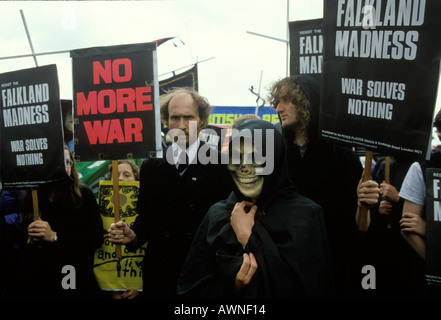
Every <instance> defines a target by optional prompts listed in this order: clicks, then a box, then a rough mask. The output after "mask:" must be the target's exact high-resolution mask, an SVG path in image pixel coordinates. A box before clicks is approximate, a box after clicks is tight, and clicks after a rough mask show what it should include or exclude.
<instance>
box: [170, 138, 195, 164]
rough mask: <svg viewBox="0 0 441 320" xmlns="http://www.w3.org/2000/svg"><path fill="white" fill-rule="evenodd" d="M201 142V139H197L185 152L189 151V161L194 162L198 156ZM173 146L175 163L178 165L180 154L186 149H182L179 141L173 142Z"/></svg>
mask: <svg viewBox="0 0 441 320" xmlns="http://www.w3.org/2000/svg"><path fill="white" fill-rule="evenodd" d="M199 144H200V140H199V139H197V140H196V142H195V143H193V144H192V145H190V146H189V147H188V148H187V149H186V150H185V152H187V155H188V161H189V163H193V160H194V159H195V158H196V156H197V154H198V149H199ZM172 148H173V160H174V163H175V164H176V165H178V164H179V163H178V159H179V156H180V154H181V152H182V151H184V150H182V148H181V147H180V146H179V145H178V144H177V143H173V144H172ZM195 163H196V162H195Z"/></svg>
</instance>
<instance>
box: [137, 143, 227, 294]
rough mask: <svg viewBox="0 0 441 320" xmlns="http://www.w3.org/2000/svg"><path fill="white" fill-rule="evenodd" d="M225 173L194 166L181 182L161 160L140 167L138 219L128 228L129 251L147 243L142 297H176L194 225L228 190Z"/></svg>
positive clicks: (213, 167)
mask: <svg viewBox="0 0 441 320" xmlns="http://www.w3.org/2000/svg"><path fill="white" fill-rule="evenodd" d="M202 146H204V144H203V143H201V145H200V147H199V149H200V148H202ZM205 146H206V145H205ZM216 153H217V151H216ZM164 154H166V153H164ZM217 157H220V153H217ZM219 163H220V162H219ZM225 170H226V169H225V167H224V165H222V164H210V163H208V164H206V165H203V164H201V163H200V162H197V163H195V164H191V165H190V166H189V167H188V168H187V170H186V171H185V172H184V174H183V176H182V177H181V176H180V175H179V173H178V172H177V170H176V167H175V165H174V164H170V163H168V162H167V160H166V158H163V159H147V160H145V161H144V162H143V164H142V166H141V172H140V191H139V198H138V205H137V212H138V217H137V219H136V220H135V222H134V224H133V226H132V229H133V230H134V231H135V233H136V235H137V242H136V246H132V247H133V248H136V247H138V246H141V245H142V244H144V243H145V242H146V241H147V242H148V244H147V251H146V255H145V257H144V260H143V265H142V267H143V292H144V295H145V296H146V297H156V298H170V297H175V296H176V283H177V279H178V275H179V272H180V271H181V267H182V265H183V263H184V261H185V258H186V256H187V252H188V249H189V247H190V244H191V242H192V240H193V237H194V235H195V233H196V230H197V228H198V226H199V224H200V222H201V221H202V219H203V218H204V216H205V214H206V213H207V211H208V209H209V208H210V206H211V205H213V204H214V203H216V202H217V201H219V200H221V199H225V198H226V197H227V195H228V194H229V192H230V190H231V189H230V187H229V184H228V183H227V181H226V179H225V177H226V174H225Z"/></svg>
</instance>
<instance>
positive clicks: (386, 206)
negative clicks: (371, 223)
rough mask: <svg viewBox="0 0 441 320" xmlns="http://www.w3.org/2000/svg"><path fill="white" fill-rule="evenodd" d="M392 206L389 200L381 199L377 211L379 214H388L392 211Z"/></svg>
mask: <svg viewBox="0 0 441 320" xmlns="http://www.w3.org/2000/svg"><path fill="white" fill-rule="evenodd" d="M392 208H393V206H392V203H391V202H389V201H387V200H383V201H381V202H380V207H379V208H378V212H379V213H380V214H385V215H388V214H391V213H392Z"/></svg>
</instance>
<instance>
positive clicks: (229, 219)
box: [178, 120, 330, 298]
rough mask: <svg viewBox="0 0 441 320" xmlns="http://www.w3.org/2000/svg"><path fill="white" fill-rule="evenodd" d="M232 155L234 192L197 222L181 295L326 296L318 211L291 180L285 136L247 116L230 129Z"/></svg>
mask: <svg viewBox="0 0 441 320" xmlns="http://www.w3.org/2000/svg"><path fill="white" fill-rule="evenodd" d="M263 155H265V157H266V158H264V157H263ZM271 157H273V159H270V158H271ZM229 158H230V159H229V161H230V162H229V164H228V170H229V171H230V172H229V173H230V181H231V183H232V186H233V191H232V192H231V194H230V195H229V197H228V198H227V199H226V200H223V201H220V202H218V203H216V204H215V205H213V206H212V207H211V208H210V210H209V211H208V213H207V215H206V216H205V218H204V220H203V221H202V223H201V225H200V226H199V229H198V231H197V233H196V236H195V239H194V241H193V243H192V247H191V249H190V251H189V254H188V256H187V259H186V262H185V264H184V267H183V269H182V271H181V274H180V278H179V281H178V295H180V296H181V297H187V298H231V297H243V298H293V297H326V296H328V295H329V293H330V281H329V279H330V269H329V266H330V262H329V252H328V243H327V238H326V230H325V225H324V220H323V211H322V209H321V207H320V206H318V205H317V204H316V203H314V202H313V201H311V200H310V199H308V198H305V197H303V196H301V195H300V194H299V193H298V191H297V189H296V187H295V186H294V185H293V184H292V182H291V181H290V179H289V176H288V163H287V158H286V145H285V142H284V140H283V137H282V135H281V134H280V133H279V132H278V131H277V130H275V128H274V125H272V124H271V123H269V122H266V121H263V120H248V121H245V122H243V123H242V124H240V125H239V126H238V127H237V128H236V129H235V130H234V131H233V136H232V139H231V141H230V144H229Z"/></svg>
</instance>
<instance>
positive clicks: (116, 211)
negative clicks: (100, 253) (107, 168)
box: [112, 160, 122, 259]
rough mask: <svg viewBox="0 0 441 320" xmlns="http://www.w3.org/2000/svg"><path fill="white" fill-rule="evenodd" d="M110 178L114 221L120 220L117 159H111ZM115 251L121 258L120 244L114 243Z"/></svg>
mask: <svg viewBox="0 0 441 320" xmlns="http://www.w3.org/2000/svg"><path fill="white" fill-rule="evenodd" d="M112 180H113V214H114V217H115V222H118V221H119V220H120V216H119V180H118V160H112ZM115 253H116V257H117V258H118V259H121V257H122V255H121V245H120V244H116V245H115Z"/></svg>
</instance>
